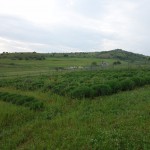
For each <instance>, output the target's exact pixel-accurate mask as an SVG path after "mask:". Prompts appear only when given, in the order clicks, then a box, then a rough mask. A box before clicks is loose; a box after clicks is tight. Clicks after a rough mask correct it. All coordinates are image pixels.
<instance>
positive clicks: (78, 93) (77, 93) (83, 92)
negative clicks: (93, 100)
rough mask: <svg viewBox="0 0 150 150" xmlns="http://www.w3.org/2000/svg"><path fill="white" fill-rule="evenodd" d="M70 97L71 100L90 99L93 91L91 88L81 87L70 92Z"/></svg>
mask: <svg viewBox="0 0 150 150" xmlns="http://www.w3.org/2000/svg"><path fill="white" fill-rule="evenodd" d="M70 95H71V97H73V98H90V97H93V96H94V91H93V89H92V88H89V87H87V86H82V87H78V88H75V89H74V90H73V91H71V93H70Z"/></svg>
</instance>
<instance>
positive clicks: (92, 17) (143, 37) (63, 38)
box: [0, 0, 150, 56]
mask: <svg viewBox="0 0 150 150" xmlns="http://www.w3.org/2000/svg"><path fill="white" fill-rule="evenodd" d="M149 27H150V1H149V0H0V53H2V52H4V51H5V52H6V51H7V52H33V51H36V52H41V53H51V52H89V51H91V52H94V51H108V50H112V49H118V48H119V49H123V50H127V51H130V52H135V53H140V54H144V55H149V56H150V38H149V35H150V28H149Z"/></svg>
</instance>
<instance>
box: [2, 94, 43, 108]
mask: <svg viewBox="0 0 150 150" xmlns="http://www.w3.org/2000/svg"><path fill="white" fill-rule="evenodd" d="M0 100H3V101H5V102H10V103H12V104H16V105H21V106H25V107H28V108H29V109H31V110H43V108H44V105H43V102H40V101H39V100H37V99H35V98H34V97H29V96H23V95H19V94H10V93H8V92H0Z"/></svg>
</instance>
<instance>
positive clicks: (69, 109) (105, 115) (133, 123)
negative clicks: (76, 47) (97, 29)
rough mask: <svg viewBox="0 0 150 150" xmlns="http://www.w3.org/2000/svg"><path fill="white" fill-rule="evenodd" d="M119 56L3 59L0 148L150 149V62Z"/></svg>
mask: <svg viewBox="0 0 150 150" xmlns="http://www.w3.org/2000/svg"><path fill="white" fill-rule="evenodd" d="M114 61H117V60H116V59H100V58H57V57H54V58H50V57H48V58H46V59H45V60H11V59H0V149H2V150H3V149H4V150H7V149H11V150H13V149H14V150H15V149H18V150H19V149H20V150H21V149H24V150H26V149H29V150H32V149H39V150H50V149H52V150H53V149H62V150H64V149H65V150H67V149H68V150H70V149H76V150H80V149H83V150H91V149H95V150H99V149H108V150H114V149H118V150H119V149H120V150H122V149H129V150H130V149H131V150H132V149H134V150H138V149H142V150H148V149H150V142H149V141H150V134H149V130H150V121H149V119H150V111H149V108H150V68H149V64H145V63H142V65H139V64H138V65H137V64H134V63H132V64H129V63H128V62H126V61H121V64H120V65H116V66H114V65H113V62H114ZM93 62H96V63H97V64H99V63H101V62H106V63H108V64H109V65H108V66H107V67H106V68H99V67H97V66H91V64H94V63H93ZM72 66H82V67H85V68H84V69H73V70H72V69H66V68H69V67H72ZM87 66H88V67H87ZM89 66H90V67H89Z"/></svg>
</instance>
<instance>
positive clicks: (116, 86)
mask: <svg viewBox="0 0 150 150" xmlns="http://www.w3.org/2000/svg"><path fill="white" fill-rule="evenodd" d="M108 84H109V86H110V87H111V89H112V93H117V92H119V91H120V90H121V85H120V82H119V81H118V80H117V81H110V82H109V83H108Z"/></svg>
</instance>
